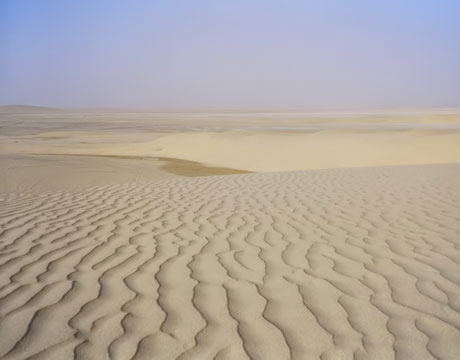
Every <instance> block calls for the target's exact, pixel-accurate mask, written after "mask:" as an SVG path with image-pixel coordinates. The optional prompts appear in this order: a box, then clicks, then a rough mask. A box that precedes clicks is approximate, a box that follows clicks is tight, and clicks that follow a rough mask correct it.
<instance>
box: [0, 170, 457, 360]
mask: <svg viewBox="0 0 460 360" xmlns="http://www.w3.org/2000/svg"><path fill="white" fill-rule="evenodd" d="M0 197H1V199H0V200H1V204H2V205H1V207H0V218H1V220H0V225H1V233H0V357H1V358H2V359H26V358H30V359H68V358H72V357H74V358H75V359H137V360H141V359H219V360H221V359H249V358H250V359H276V360H279V359H320V358H321V359H322V360H328V359H331V360H332V359H395V358H396V359H432V358H437V359H452V360H454V359H459V358H460V205H459V204H460V166H457V165H441V166H418V167H388V168H368V169H348V170H324V171H308V172H287V173H266V174H245V175H232V176H217V177H202V178H191V179H167V180H158V181H155V182H149V183H135V184H134V183H133V184H120V185H110V186H97V187H86V188H81V189H74V190H66V191H54V192H43V193H38V194H8V195H3V196H0Z"/></svg>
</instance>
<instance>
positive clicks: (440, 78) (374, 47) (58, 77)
mask: <svg viewBox="0 0 460 360" xmlns="http://www.w3.org/2000/svg"><path fill="white" fill-rule="evenodd" d="M459 14H460V3H459V2H456V1H453V0H450V1H448V0H442V1H437V2H432V1H413V0H410V1H405V2H400V1H396V0H392V1H388V2H379V1H369V2H360V1H350V2H341V1H322V2H310V1H305V2H301V1H286V2H283V3H282V4H281V2H277V1H274V0H271V1H260V0H255V1H251V2H247V1H243V0H237V1H232V2H231V3H230V2H217V1H210V0H209V1H203V0H198V1H194V2H187V1H168V2H161V1H133V2H129V3H128V2H122V1H107V0H104V1H98V2H91V1H87V0H84V1H79V2H70V1H56V0H54V1H50V0H44V1H40V2H32V1H21V0H20V1H11V0H6V1H3V2H1V3H0V41H1V42H2V55H0V79H1V85H0V105H12V104H20V105H35V106H48V107H57V108H114V109H115V108H118V109H120V108H121V109H210V110H212V109H216V110H222V109H228V110H239V109H241V110H244V109H273V110H285V109H291V110H307V111H308V110H313V111H314V110H328V109H330V110H349V109H364V110H365V109H385V108H388V109H422V108H429V109H431V108H455V107H460V22H459V21H458V16H459Z"/></svg>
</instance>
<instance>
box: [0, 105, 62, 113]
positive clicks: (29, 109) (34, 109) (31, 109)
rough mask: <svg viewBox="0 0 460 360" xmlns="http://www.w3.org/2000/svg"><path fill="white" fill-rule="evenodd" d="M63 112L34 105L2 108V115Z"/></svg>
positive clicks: (0, 109)
mask: <svg viewBox="0 0 460 360" xmlns="http://www.w3.org/2000/svg"><path fill="white" fill-rule="evenodd" d="M59 111H62V110H61V109H58V108H52V107H45V106H33V105H4V106H0V114H41V113H46V114H47V113H55V112H59Z"/></svg>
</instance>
